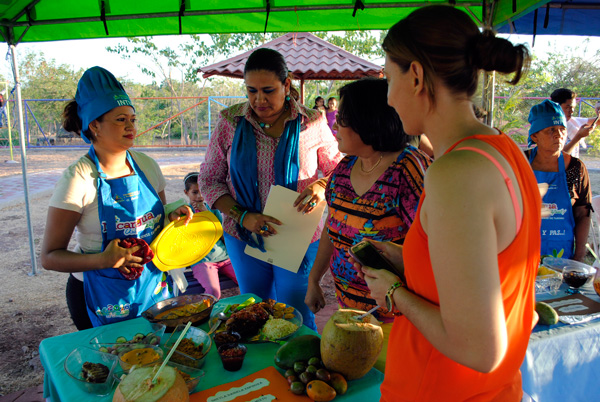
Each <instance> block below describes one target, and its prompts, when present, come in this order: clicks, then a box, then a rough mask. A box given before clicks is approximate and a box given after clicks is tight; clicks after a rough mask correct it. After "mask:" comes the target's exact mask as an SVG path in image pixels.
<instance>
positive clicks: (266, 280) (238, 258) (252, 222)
mask: <svg viewBox="0 0 600 402" xmlns="http://www.w3.org/2000/svg"><path fill="white" fill-rule="evenodd" d="M244 81H245V84H246V88H247V91H248V101H247V102H245V103H241V104H237V105H234V106H231V107H229V108H227V109H225V110H224V111H222V112H221V116H220V118H219V121H218V122H217V126H216V128H215V131H214V133H213V135H212V137H211V139H210V143H209V145H208V149H207V152H206V159H205V162H204V163H203V164H202V166H201V167H200V176H199V177H198V185H199V188H200V191H201V192H202V194H204V196H205V201H206V202H207V203H208V204H209V205H210V206H211V208H217V209H218V210H220V211H221V212H222V213H223V215H224V222H223V229H224V231H225V244H226V246H227V250H228V252H229V257H230V259H231V262H232V264H233V268H234V270H235V274H236V277H237V278H238V282H239V286H240V292H241V293H254V294H256V295H258V296H259V297H261V298H263V299H264V298H271V299H275V300H278V301H281V302H283V303H286V304H290V305H292V306H294V307H296V308H297V309H298V310H299V311H300V312H301V313H302V315H303V317H304V324H306V325H307V326H308V327H310V328H312V329H315V330H316V326H315V323H314V315H313V313H312V312H311V311H310V310H309V309H308V308H307V306H306V305H305V304H304V296H305V294H306V290H307V287H308V275H309V273H310V270H311V268H312V265H313V262H314V259H315V256H316V253H317V249H318V244H319V238H320V236H321V231H322V230H323V225H322V223H320V224H319V226H318V227H317V230H316V231H315V234H314V236H313V239H312V242H311V244H310V246H309V247H308V250H307V252H306V254H305V256H304V259H303V261H302V264H301V266H300V269H299V270H298V272H297V273H292V272H290V271H287V270H285V269H283V268H279V267H277V266H274V265H272V264H268V263H266V262H263V261H260V260H257V259H255V258H253V257H250V256H248V255H246V254H245V253H244V248H245V247H246V245H250V246H252V247H256V248H259V249H261V250H264V247H263V244H264V243H263V237H267V236H273V235H276V234H277V229H276V227H277V225H280V224H281V221H279V220H278V219H277V218H275V217H272V216H268V215H263V214H262V213H261V211H262V210H263V208H264V205H265V203H266V200H267V196H268V193H269V190H270V188H271V185H282V186H285V187H287V188H289V189H292V190H294V191H298V192H299V193H300V195H299V196H298V198H297V199H296V202H295V203H294V206H296V207H297V208H298V211H301V212H304V213H310V212H312V211H313V209H314V208H315V207H316V205H317V204H318V203H319V202H323V200H324V198H325V197H324V193H325V183H326V177H327V176H329V174H330V173H331V171H332V170H333V169H334V168H335V166H336V165H337V163H338V161H339V160H340V159H342V155H341V154H340V152H339V151H338V148H337V142H336V141H335V138H333V137H332V136H331V133H330V130H329V128H328V127H327V122H326V121H325V118H324V117H323V116H322V115H321V113H319V112H318V111H316V110H312V109H308V108H306V107H305V106H304V105H301V104H300V103H298V102H297V100H296V99H297V97H298V92H297V91H296V90H295V89H294V88H293V87H292V86H291V79H290V75H289V71H288V69H287V66H286V64H285V60H284V58H283V56H282V55H281V54H280V53H278V52H276V51H274V50H271V49H264V48H263V49H258V50H256V51H255V52H253V53H252V54H251V55H250V57H249V58H248V61H247V62H246V66H245V68H244ZM319 171H320V172H321V173H322V174H323V176H325V178H324V179H320V180H319Z"/></svg>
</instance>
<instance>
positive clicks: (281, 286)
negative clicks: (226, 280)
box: [224, 233, 319, 331]
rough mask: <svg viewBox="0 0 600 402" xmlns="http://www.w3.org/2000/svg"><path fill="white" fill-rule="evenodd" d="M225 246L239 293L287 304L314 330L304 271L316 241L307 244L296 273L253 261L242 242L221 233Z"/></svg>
mask: <svg viewBox="0 0 600 402" xmlns="http://www.w3.org/2000/svg"><path fill="white" fill-rule="evenodd" d="M224 237H225V246H226V247H227V253H228V254H229V259H230V260H231V263H232V265H233V270H234V271H235V276H236V277H237V280H238V284H239V286H240V293H254V294H255V295H257V296H258V297H260V298H261V299H273V300H277V301H279V302H282V303H285V304H289V305H291V306H293V307H295V308H296V309H298V311H300V313H301V314H302V318H303V323H304V325H306V326H307V327H309V328H310V329H312V330H314V331H316V330H317V325H316V324H315V315H314V314H313V313H312V311H310V310H309V308H308V306H307V305H306V304H304V297H305V296H306V290H307V289H308V274H309V273H310V270H311V269H312V265H313V262H314V261H315V257H316V256H317V250H318V249H319V242H318V241H316V242H314V243H312V244H310V245H309V246H308V250H307V251H306V254H305V255H304V259H303V260H302V264H301V265H300V269H299V270H298V272H297V273H293V272H290V271H288V270H286V269H283V268H279V267H277V266H274V265H273V264H269V263H268V262H264V261H260V260H257V259H256V258H254V257H250V256H249V255H247V254H245V253H244V249H245V248H246V243H244V242H243V241H241V240H238V239H236V238H235V237H233V236H230V235H228V234H227V233H225V234H224Z"/></svg>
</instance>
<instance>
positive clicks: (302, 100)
mask: <svg viewBox="0 0 600 402" xmlns="http://www.w3.org/2000/svg"><path fill="white" fill-rule="evenodd" d="M300 103H302V104H303V105H304V78H300Z"/></svg>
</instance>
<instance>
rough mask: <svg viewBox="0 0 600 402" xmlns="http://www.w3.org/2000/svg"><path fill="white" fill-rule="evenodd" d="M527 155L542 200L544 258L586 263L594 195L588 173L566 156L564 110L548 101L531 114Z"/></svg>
mask: <svg viewBox="0 0 600 402" xmlns="http://www.w3.org/2000/svg"><path fill="white" fill-rule="evenodd" d="M529 122H530V123H531V126H530V127H529V141H528V142H529V145H533V144H536V145H537V146H536V147H535V148H533V149H531V150H529V151H527V152H526V154H527V157H528V158H529V163H531V167H532V169H533V172H534V173H535V178H536V179H537V182H538V185H539V186H540V190H541V192H542V194H543V198H542V210H543V211H544V214H542V251H541V252H542V255H552V256H554V257H562V258H571V259H574V260H578V261H583V257H584V255H585V253H586V249H585V244H586V242H587V238H588V234H589V231H590V223H591V216H590V209H591V202H592V191H591V188H590V177H589V175H588V171H587V169H586V167H585V165H584V164H583V162H581V161H580V160H579V159H578V158H576V157H574V156H571V155H569V154H568V153H565V152H563V146H564V143H565V139H566V137H567V119H566V118H565V115H564V113H563V110H562V108H561V106H560V105H559V104H558V103H556V102H552V101H551V100H545V101H543V102H542V103H540V104H538V105H535V106H534V107H532V108H531V111H530V112H529Z"/></svg>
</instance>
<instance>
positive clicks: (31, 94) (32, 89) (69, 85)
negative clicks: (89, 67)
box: [20, 53, 83, 138]
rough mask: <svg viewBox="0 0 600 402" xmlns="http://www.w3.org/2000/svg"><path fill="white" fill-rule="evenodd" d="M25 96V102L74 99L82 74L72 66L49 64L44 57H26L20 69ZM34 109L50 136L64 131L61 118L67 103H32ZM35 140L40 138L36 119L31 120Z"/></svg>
mask: <svg viewBox="0 0 600 402" xmlns="http://www.w3.org/2000/svg"><path fill="white" fill-rule="evenodd" d="M20 67H21V68H20V74H21V85H22V87H21V88H22V90H21V92H22V95H23V98H24V99H73V98H74V97H75V91H76V90H77V82H78V80H79V77H81V75H82V74H83V70H79V71H73V69H72V68H71V67H70V66H67V65H65V64H57V63H56V61H55V60H54V59H51V60H47V59H46V57H45V56H44V54H43V53H39V54H38V53H27V54H25V56H24V57H23V58H22V61H21V66H20ZM28 106H29V107H30V108H31V110H32V111H33V113H34V114H35V117H36V119H37V121H38V122H39V124H40V126H41V128H42V130H43V131H44V133H46V135H47V136H52V135H56V134H57V133H59V132H60V131H61V130H62V129H61V122H60V116H61V114H62V111H63V109H64V107H65V102H41V101H30V102H28ZM29 123H30V124H29V126H30V131H31V133H30V134H31V136H32V137H34V138H35V137H39V136H41V132H40V130H39V128H38V127H37V125H36V124H35V121H34V120H33V119H30V120H29Z"/></svg>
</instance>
